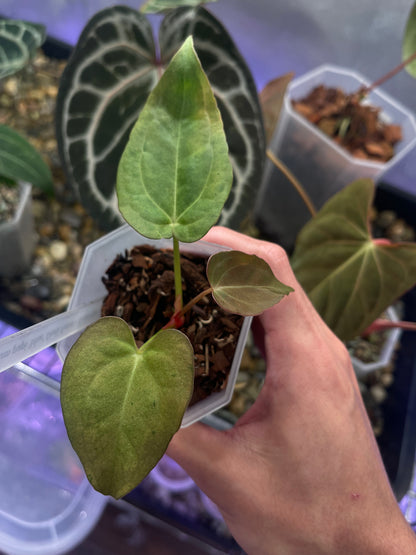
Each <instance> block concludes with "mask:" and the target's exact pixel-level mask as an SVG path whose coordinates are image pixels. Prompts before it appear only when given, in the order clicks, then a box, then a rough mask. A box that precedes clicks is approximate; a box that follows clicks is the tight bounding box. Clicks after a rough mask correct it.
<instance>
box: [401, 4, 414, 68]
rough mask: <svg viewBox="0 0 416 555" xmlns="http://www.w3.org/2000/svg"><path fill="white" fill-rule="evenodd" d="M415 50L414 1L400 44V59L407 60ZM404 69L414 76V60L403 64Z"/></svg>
mask: <svg viewBox="0 0 416 555" xmlns="http://www.w3.org/2000/svg"><path fill="white" fill-rule="evenodd" d="M415 52H416V3H414V4H413V7H412V9H411V11H410V14H409V17H408V19H407V22H406V28H405V31H404V36H403V45H402V59H403V61H405V60H407V59H408V58H409V57H410V56H411V55H412V54H414V53H415ZM405 68H406V71H407V72H408V73H410V75H411V76H412V77H416V60H413V61H412V62H411V63H410V64H407V65H406V66H405Z"/></svg>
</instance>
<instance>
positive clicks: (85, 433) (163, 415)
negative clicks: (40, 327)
mask: <svg viewBox="0 0 416 555" xmlns="http://www.w3.org/2000/svg"><path fill="white" fill-rule="evenodd" d="M193 380H194V364H193V350H192V347H191V344H190V342H189V340H188V338H187V337H186V336H185V335H184V334H183V333H181V332H180V331H178V330H174V329H170V330H163V331H160V332H159V333H157V334H156V335H154V336H153V337H152V338H151V339H150V340H149V341H147V342H146V343H145V344H144V345H143V346H142V347H140V349H137V347H136V344H135V342H134V338H133V335H132V333H131V331H130V329H129V327H128V325H127V324H126V322H124V320H121V319H120V318H115V317H111V316H110V317H105V318H101V319H100V320H98V321H97V322H96V323H95V324H93V325H92V326H90V327H88V328H87V329H86V331H85V332H84V333H83V334H82V335H81V336H80V338H79V339H78V341H77V342H76V343H75V344H74V346H73V347H72V349H71V350H70V352H69V353H68V355H67V358H66V360H65V364H64V368H63V372H62V381H61V404H62V411H63V415H64V421H65V426H66V429H67V432H68V436H69V439H70V441H71V443H72V446H73V448H74V449H75V451H76V452H77V454H78V456H79V458H80V460H81V463H82V464H83V466H84V469H85V472H86V475H87V477H88V479H89V481H90V482H91V484H92V485H93V486H94V488H96V489H97V490H98V491H100V492H101V493H103V494H105V495H112V496H113V497H115V498H119V497H122V496H123V495H125V494H126V493H128V492H129V491H130V490H132V489H133V488H134V487H136V486H137V485H138V484H139V483H140V482H141V480H142V479H143V478H144V477H145V476H146V475H147V474H148V473H149V472H150V470H152V468H153V467H154V466H155V464H156V463H157V462H158V461H159V459H160V458H161V457H162V455H163V454H164V452H165V450H166V448H167V446H168V444H169V442H170V440H171V438H172V436H173V434H174V433H175V432H176V431H177V430H178V428H179V427H180V425H181V421H182V417H183V414H184V412H185V410H186V407H187V405H188V402H189V400H190V398H191V394H192V389H193Z"/></svg>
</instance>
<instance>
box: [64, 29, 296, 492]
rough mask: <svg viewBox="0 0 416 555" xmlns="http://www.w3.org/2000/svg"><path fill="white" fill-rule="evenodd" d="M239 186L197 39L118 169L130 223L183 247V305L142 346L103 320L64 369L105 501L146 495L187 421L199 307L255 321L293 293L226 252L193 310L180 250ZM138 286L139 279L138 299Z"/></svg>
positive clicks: (79, 434) (121, 326)
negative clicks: (193, 315)
mask: <svg viewBox="0 0 416 555" xmlns="http://www.w3.org/2000/svg"><path fill="white" fill-rule="evenodd" d="M231 183H232V167H231V164H230V161H229V157H228V146H227V142H226V139H225V134H224V131H223V126H222V120H221V116H220V113H219V111H218V108H217V104H216V101H215V98H214V96H213V93H212V90H211V87H210V84H209V82H208V79H207V77H206V75H205V73H204V72H203V70H202V67H201V65H200V62H199V60H198V58H197V55H196V52H195V50H194V47H193V40H192V38H191V37H189V38H187V39H186V40H185V42H184V43H183V45H182V46H181V48H180V49H179V51H178V52H177V53H176V54H175V55H174V57H173V58H172V60H171V62H170V64H169V66H168V68H167V69H166V71H165V72H164V74H163V76H162V77H161V79H160V81H159V82H158V84H157V85H156V87H155V88H154V89H153V91H152V92H151V94H150V95H149V97H148V100H147V101H146V104H145V106H144V107H143V109H142V111H141V113H140V116H139V119H138V120H137V123H136V124H135V126H134V128H133V130H132V133H131V135H130V139H129V141H128V143H127V145H126V148H125V150H124V152H123V155H122V157H121V161H120V164H119V168H118V172H117V196H118V202H119V209H120V212H121V213H122V214H123V216H124V218H125V219H126V220H127V222H128V223H129V224H130V226H131V227H132V228H133V229H134V230H136V232H139V233H141V234H142V235H144V236H145V237H147V238H149V239H150V240H155V239H158V238H163V237H165V238H172V246H173V251H172V260H173V272H171V275H170V279H171V281H172V283H171V287H172V285H173V286H174V295H173V306H172V307H171V310H170V311H168V312H166V321H165V322H164V324H162V326H159V325H157V324H158V323H157V322H154V323H151V325H149V328H150V330H151V331H150V333H149V338H147V337H146V338H145V342H144V343H142V342H141V341H140V343H139V345H140V346H139V347H138V346H137V344H136V341H135V338H134V336H133V333H132V330H131V329H130V327H129V326H128V324H127V323H126V322H125V321H124V320H123V319H121V318H119V317H114V316H107V317H104V318H101V319H99V320H98V321H97V322H96V323H95V324H93V325H92V326H90V327H88V328H87V329H86V330H85V331H84V332H83V334H82V335H81V336H80V337H79V338H78V340H77V341H76V343H75V344H74V345H73V346H72V347H71V349H70V351H69V352H68V354H67V356H66V358H65V362H64V368H63V372H62V381H61V403H62V409H63V414H64V420H65V425H66V427H67V431H68V435H69V438H70V440H71V443H72V445H73V447H74V449H75V451H76V452H77V453H78V455H79V457H80V460H81V462H82V463H83V465H84V468H85V470H86V474H87V476H88V478H89V480H90V481H91V483H92V484H93V485H94V487H96V488H97V489H98V490H99V491H101V492H103V493H106V494H111V495H113V496H114V497H121V496H123V495H125V494H126V493H128V492H129V491H130V490H131V489H132V488H133V487H135V486H136V485H137V484H138V483H139V482H140V481H141V480H142V479H143V478H144V477H145V476H146V475H147V474H148V472H149V471H150V470H151V469H152V468H153V467H154V465H155V464H156V463H157V461H158V460H159V459H160V458H161V456H162V455H163V454H164V452H165V450H166V448H167V445H168V443H169V441H170V439H171V437H172V435H173V434H174V433H175V432H176V431H177V429H178V427H179V426H180V425H181V422H182V421H183V417H184V413H185V410H186V408H187V405H188V403H189V401H190V398H191V394H192V390H193V383H194V352H193V348H192V346H191V344H190V339H189V338H188V337H187V336H186V335H185V334H183V333H182V332H181V331H179V328H181V327H182V326H183V325H184V324H185V323H186V321H187V318H188V316H189V314H190V311H191V309H192V307H194V306H196V303H197V302H199V301H200V300H201V299H204V298H206V297H207V296H208V295H211V294H212V296H213V297H214V299H215V301H216V303H217V304H218V305H219V307H220V309H223V310H226V311H231V312H235V313H237V314H241V315H245V316H250V315H253V314H257V313H260V312H262V311H263V310H265V309H266V308H268V307H270V306H272V305H273V304H275V303H276V302H278V301H279V300H281V299H282V298H283V297H284V296H285V295H287V294H288V293H290V291H291V290H292V289H291V288H290V287H287V286H285V285H284V284H282V283H280V282H279V281H278V280H277V279H276V278H275V277H274V276H273V274H272V272H271V270H270V268H269V266H268V265H267V264H266V263H265V262H264V261H263V260H261V259H259V258H257V257H256V256H252V255H246V254H244V253H242V252H236V251H227V250H225V251H221V252H217V253H215V254H214V255H213V256H211V257H210V258H209V261H208V264H207V277H208V282H209V286H208V288H207V289H205V290H203V291H201V292H200V293H199V294H198V295H197V296H196V297H195V298H194V299H192V300H191V301H189V302H188V303H186V305H185V304H184V302H183V293H182V288H183V281H182V277H181V266H182V265H183V260H181V254H180V242H184V243H194V242H195V241H198V240H199V239H200V238H201V237H202V236H203V235H204V234H205V233H206V232H207V231H208V230H209V229H210V227H212V226H213V225H214V224H215V222H216V221H217V219H218V217H219V214H220V212H221V210H222V208H223V206H224V203H225V202H226V199H227V197H228V195H229V192H230V189H231ZM129 231H131V230H129ZM124 232H126V229H125V228H120V229H119V230H116V231H115V232H113V233H114V234H115V236H117V235H119V234H120V233H121V234H123V233H124ZM136 232H134V239H135V240H138V236H137V233H136ZM149 239H147V240H149ZM127 256H128V257H129V256H133V254H131V253H128V254H127ZM137 264H138V265H140V263H139V262H137ZM144 264H145V270H146V271H150V268H149V265H147V262H145V263H144ZM151 264H152V263H150V265H151ZM122 271H124V265H123V270H122ZM163 275H165V274H163ZM161 277H162V276H161ZM88 279H89V277H88ZM138 279H141V278H138ZM124 281H126V280H124ZM91 285H92V287H97V282H96V281H94V283H93V284H92V283H91V284H90V286H91ZM132 286H133V285H132V282H131V281H129V282H128V284H127V286H126V290H127V289H128V288H131V287H132ZM163 294H166V291H162V293H160V295H163ZM211 315H212V316H213V318H214V319H215V315H214V313H211ZM152 318H153V315H152ZM155 331H156V333H154V332H155ZM208 349H209V350H210V349H211V347H208ZM196 357H197V354H196ZM100 369H101V370H102V371H100ZM97 370H98V373H97ZM211 410H212V407H210V408H209V411H211ZM204 413H206V411H201V413H200V414H198V418H200V417H201V416H202V415H203V414H204ZM191 421H193V419H191Z"/></svg>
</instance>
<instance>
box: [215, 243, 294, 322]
mask: <svg viewBox="0 0 416 555" xmlns="http://www.w3.org/2000/svg"><path fill="white" fill-rule="evenodd" d="M207 276H208V281H209V283H210V285H211V287H212V289H213V292H212V295H213V297H214V299H215V300H216V302H217V303H218V304H219V305H220V306H221V307H222V308H224V309H225V310H228V311H230V312H234V313H235V314H241V315H243V316H253V315H255V314H260V313H261V312H263V311H264V310H266V309H268V308H270V307H271V306H273V305H274V304H276V303H278V302H279V301H280V300H281V299H282V298H283V297H285V296H286V295H288V294H289V293H290V292H291V291H293V289H292V288H291V287H289V286H287V285H284V284H283V283H281V282H280V281H279V280H278V279H276V278H275V277H274V275H273V272H272V270H271V269H270V266H269V265H268V264H267V263H266V262H265V261H264V260H263V259H262V258H259V257H258V256H255V255H254V254H246V253H243V252H240V251H226V252H219V253H216V254H214V255H213V256H211V258H210V259H209V261H208V266H207Z"/></svg>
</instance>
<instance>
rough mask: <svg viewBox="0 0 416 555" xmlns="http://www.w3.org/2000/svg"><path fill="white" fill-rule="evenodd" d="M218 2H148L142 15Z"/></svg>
mask: <svg viewBox="0 0 416 555" xmlns="http://www.w3.org/2000/svg"><path fill="white" fill-rule="evenodd" d="M207 1H208V2H217V0H147V2H145V3H144V4H143V5H142V6H141V8H140V11H141V12H142V13H158V12H163V11H165V10H172V9H175V8H180V7H185V6H191V7H196V6H199V5H200V4H206V2H207Z"/></svg>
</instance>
